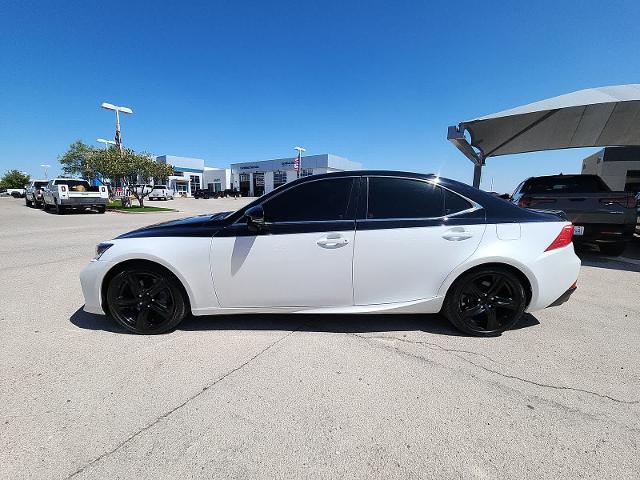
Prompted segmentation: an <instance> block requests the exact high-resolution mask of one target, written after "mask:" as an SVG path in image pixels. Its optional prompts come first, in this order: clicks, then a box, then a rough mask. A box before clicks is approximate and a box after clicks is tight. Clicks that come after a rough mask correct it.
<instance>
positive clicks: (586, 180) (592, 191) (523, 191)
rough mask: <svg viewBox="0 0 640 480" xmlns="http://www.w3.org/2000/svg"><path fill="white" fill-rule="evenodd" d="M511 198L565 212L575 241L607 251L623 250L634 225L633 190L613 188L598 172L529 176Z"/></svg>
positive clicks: (532, 206)
mask: <svg viewBox="0 0 640 480" xmlns="http://www.w3.org/2000/svg"><path fill="white" fill-rule="evenodd" d="M511 201H512V202H513V203H516V204H517V205H518V206H520V207H523V208H530V209H534V210H547V211H562V212H564V214H565V215H566V216H567V218H568V219H569V220H571V222H573V225H574V232H573V235H574V236H573V241H574V243H576V244H577V243H595V244H597V245H598V246H599V247H600V251H601V252H602V253H605V254H607V255H620V254H622V252H623V251H624V249H625V247H626V243H627V242H629V241H630V240H631V239H632V238H633V232H634V230H635V227H636V215H637V214H636V199H635V197H634V195H633V193H630V192H612V191H611V189H610V188H609V187H608V185H607V184H606V183H605V182H604V180H602V178H600V177H598V176H597V175H550V176H545V177H531V178H528V179H527V180H525V181H524V182H522V183H521V184H520V185H518V186H517V187H516V189H515V191H514V192H513V195H512V196H511Z"/></svg>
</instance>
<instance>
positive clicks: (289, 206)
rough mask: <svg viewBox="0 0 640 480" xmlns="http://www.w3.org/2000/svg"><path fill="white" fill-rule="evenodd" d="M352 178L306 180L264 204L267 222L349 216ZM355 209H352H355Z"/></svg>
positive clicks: (330, 218)
mask: <svg viewBox="0 0 640 480" xmlns="http://www.w3.org/2000/svg"><path fill="white" fill-rule="evenodd" d="M352 188H353V178H333V179H330V180H318V181H313V182H306V183H303V184H301V185H298V186H296V187H293V188H290V189H288V190H285V191H284V192H282V193H281V194H279V195H276V196H275V197H273V198H272V199H270V200H267V201H266V202H265V203H264V204H263V206H262V207H263V208H264V216H265V220H266V221H267V222H321V221H331V220H350V219H352V218H353V217H354V215H353V214H349V213H348V212H349V200H350V198H351V190H352ZM352 210H353V209H352Z"/></svg>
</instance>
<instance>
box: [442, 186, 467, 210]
mask: <svg viewBox="0 0 640 480" xmlns="http://www.w3.org/2000/svg"><path fill="white" fill-rule="evenodd" d="M472 206H473V205H471V203H469V202H468V201H467V200H465V199H464V198H462V197H461V196H460V195H458V194H457V193H453V192H450V191H449V190H444V214H445V215H453V214H454V213H458V212H462V211H463V210H468V209H470V208H471V207H472Z"/></svg>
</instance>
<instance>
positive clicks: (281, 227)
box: [80, 171, 580, 336]
mask: <svg viewBox="0 0 640 480" xmlns="http://www.w3.org/2000/svg"><path fill="white" fill-rule="evenodd" d="M572 236H573V226H572V225H571V223H570V222H568V221H567V220H566V219H565V218H564V216H563V215H562V214H561V213H558V214H555V213H552V212H537V211H534V210H525V209H522V208H520V207H518V206H516V205H513V204H510V203H508V202H505V201H504V200H502V199H500V198H496V197H494V196H492V195H490V194H488V193H484V192H482V191H480V190H478V189H475V188H473V187H470V186H468V185H465V184H463V183H460V182H456V181H453V180H447V179H444V178H441V177H438V176H435V175H428V174H417V173H406V172H390V171H350V172H337V173H328V174H323V175H313V176H310V177H305V178H301V179H298V180H295V181H293V182H290V183H287V184H285V185H282V186H280V187H279V188H276V189H275V190H273V191H272V192H270V193H268V194H266V195H264V196H262V197H260V198H258V199H256V200H255V201H253V202H252V203H250V204H249V205H247V206H245V207H244V208H241V209H240V210H238V211H236V212H226V213H218V214H214V215H202V216H196V217H191V218H185V219H181V220H173V221H169V222H165V223H160V224H157V225H151V226H149V227H145V228H141V229H139V230H134V231H132V232H129V233H125V234H122V235H120V236H119V237H116V238H115V239H113V240H111V241H109V242H105V243H101V244H99V245H98V246H97V248H96V256H95V258H94V259H93V260H92V261H91V262H90V263H89V265H88V266H87V267H86V268H85V269H84V270H83V271H82V273H81V275H80V280H81V283H82V290H83V293H84V297H85V306H84V309H85V310H86V311H87V312H90V313H96V314H103V313H106V314H107V315H109V316H110V317H112V318H113V319H114V320H115V321H116V322H118V323H119V324H120V325H122V326H123V327H125V328H126V329H128V330H130V331H132V332H135V333H143V334H155V333H162V332H167V331H170V330H172V329H174V328H175V327H176V326H177V325H178V324H179V323H180V322H181V321H182V320H183V319H184V318H185V316H187V315H188V314H192V315H194V316H196V317H197V316H201V315H217V314H230V313H314V314H317V313H326V314H332V313H333V314H335V313H340V314H344V313H354V314H355V313H359V314H362V313H368V314H373V313H412V314H418V313H425V314H427V313H432V314H433V313H438V312H440V313H441V314H443V315H444V316H446V317H447V318H448V319H449V320H450V321H451V323H452V324H453V325H454V326H455V327H457V328H458V329H459V330H461V331H462V332H465V333H467V334H471V335H478V336H492V335H499V334H500V333H501V332H503V331H505V330H507V329H509V328H511V327H513V326H514V325H515V324H516V323H517V322H518V320H519V319H520V318H521V317H522V315H523V314H524V312H534V311H536V310H540V309H543V308H547V307H550V306H555V305H559V304H561V303H563V302H565V301H566V300H567V299H568V298H569V296H570V295H571V294H572V293H573V291H574V290H575V289H576V281H577V277H578V271H579V268H580V260H579V259H578V257H577V256H576V255H575V253H574V249H573V244H572ZM425 321H428V319H427V318H425Z"/></svg>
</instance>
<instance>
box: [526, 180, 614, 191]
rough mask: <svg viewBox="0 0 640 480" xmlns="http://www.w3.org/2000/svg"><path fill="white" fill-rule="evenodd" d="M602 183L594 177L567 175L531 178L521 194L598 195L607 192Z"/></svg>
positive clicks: (605, 185)
mask: <svg viewBox="0 0 640 480" xmlns="http://www.w3.org/2000/svg"><path fill="white" fill-rule="evenodd" d="M609 191H610V189H609V187H607V184H606V183H604V181H603V180H602V179H601V178H600V177H597V176H595V175H567V176H558V177H540V178H532V179H531V180H529V181H527V182H526V184H525V185H524V187H523V188H522V193H533V194H536V193H537V194H544V193H551V194H553V193H598V192H609Z"/></svg>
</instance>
